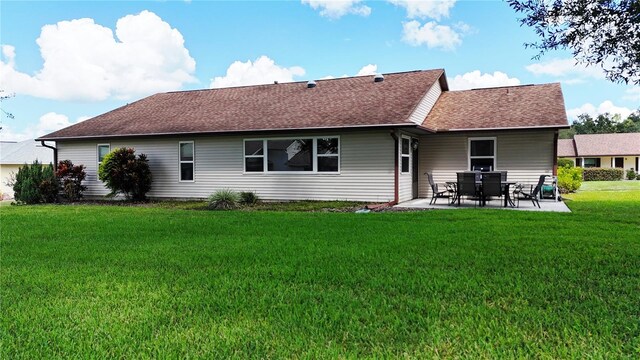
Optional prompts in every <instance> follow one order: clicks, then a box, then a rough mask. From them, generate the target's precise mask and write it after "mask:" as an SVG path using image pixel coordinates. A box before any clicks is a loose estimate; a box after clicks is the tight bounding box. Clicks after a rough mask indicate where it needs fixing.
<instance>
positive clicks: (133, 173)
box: [98, 148, 152, 201]
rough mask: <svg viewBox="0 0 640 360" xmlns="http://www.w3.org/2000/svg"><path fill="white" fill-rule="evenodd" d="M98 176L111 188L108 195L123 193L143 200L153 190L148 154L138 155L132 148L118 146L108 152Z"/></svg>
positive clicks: (137, 199) (129, 197)
mask: <svg viewBox="0 0 640 360" xmlns="http://www.w3.org/2000/svg"><path fill="white" fill-rule="evenodd" d="M98 176H99V178H100V180H101V181H103V182H104V183H105V186H106V187H107V188H108V189H110V190H111V193H109V195H108V196H115V195H117V194H122V195H124V196H125V197H126V198H127V199H128V200H134V201H141V200H145V199H146V194H147V192H149V190H151V181H152V178H151V170H150V169H149V161H148V160H147V156H146V155H145V154H140V155H138V156H136V154H135V150H134V149H132V148H118V149H115V150H113V151H111V152H110V153H109V154H107V155H106V156H105V157H104V159H103V160H102V163H101V164H100V168H99V169H98Z"/></svg>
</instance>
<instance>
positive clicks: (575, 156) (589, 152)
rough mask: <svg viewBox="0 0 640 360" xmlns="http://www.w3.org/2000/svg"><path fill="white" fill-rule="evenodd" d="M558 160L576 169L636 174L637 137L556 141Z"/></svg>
mask: <svg viewBox="0 0 640 360" xmlns="http://www.w3.org/2000/svg"><path fill="white" fill-rule="evenodd" d="M558 157H561V158H567V159H571V160H573V162H574V164H576V166H582V167H586V168H588V167H602V168H620V169H624V170H629V169H634V170H636V171H637V170H638V167H639V166H640V133H621V134H588V135H575V136H574V137H573V139H561V140H558Z"/></svg>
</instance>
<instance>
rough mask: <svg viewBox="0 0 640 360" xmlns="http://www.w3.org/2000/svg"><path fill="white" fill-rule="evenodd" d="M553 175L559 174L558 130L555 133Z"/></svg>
mask: <svg viewBox="0 0 640 360" xmlns="http://www.w3.org/2000/svg"><path fill="white" fill-rule="evenodd" d="M553 176H558V130H556V132H555V133H554V134H553Z"/></svg>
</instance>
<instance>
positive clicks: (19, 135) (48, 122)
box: [0, 112, 90, 141]
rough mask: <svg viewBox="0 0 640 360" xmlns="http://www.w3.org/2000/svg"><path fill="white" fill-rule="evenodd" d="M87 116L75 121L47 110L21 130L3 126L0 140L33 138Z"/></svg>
mask: <svg viewBox="0 0 640 360" xmlns="http://www.w3.org/2000/svg"><path fill="white" fill-rule="evenodd" d="M89 118H90V117H89V116H80V117H78V118H77V119H76V121H75V122H72V121H70V120H69V117H68V116H66V115H63V114H58V113H55V112H48V113H46V114H44V115H42V116H40V119H39V120H38V123H37V124H35V125H32V126H29V127H27V128H26V129H24V130H23V131H21V132H15V131H13V130H12V129H11V128H10V127H3V128H2V130H0V140H2V141H22V140H28V139H34V138H37V137H38V136H42V135H45V134H48V133H51V132H54V131H56V130H60V129H62V128H65V127H67V126H71V125H73V124H77V123H79V122H82V121H85V120H87V119H89Z"/></svg>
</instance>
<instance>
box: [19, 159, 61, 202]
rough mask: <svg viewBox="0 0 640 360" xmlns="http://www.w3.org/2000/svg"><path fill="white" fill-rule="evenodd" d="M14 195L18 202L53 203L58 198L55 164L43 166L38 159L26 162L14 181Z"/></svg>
mask: <svg viewBox="0 0 640 360" xmlns="http://www.w3.org/2000/svg"><path fill="white" fill-rule="evenodd" d="M13 192H14V197H15V199H16V201H17V202H18V203H24V204H39V203H52V202H55V201H56V200H57V198H58V179H57V178H56V175H55V174H54V173H53V165H51V164H49V166H43V165H42V164H41V163H39V162H38V160H36V161H34V162H33V164H31V165H28V164H24V166H22V167H21V168H20V169H18V173H17V174H16V176H15V180H14V182H13Z"/></svg>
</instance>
